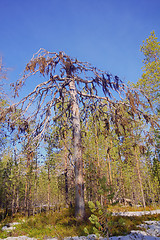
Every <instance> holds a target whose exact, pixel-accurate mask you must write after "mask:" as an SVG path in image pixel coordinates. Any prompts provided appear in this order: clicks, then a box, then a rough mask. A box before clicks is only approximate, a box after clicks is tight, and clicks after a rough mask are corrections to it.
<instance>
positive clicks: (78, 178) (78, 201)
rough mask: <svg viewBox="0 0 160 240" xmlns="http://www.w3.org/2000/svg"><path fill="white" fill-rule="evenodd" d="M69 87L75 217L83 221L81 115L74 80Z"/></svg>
mask: <svg viewBox="0 0 160 240" xmlns="http://www.w3.org/2000/svg"><path fill="white" fill-rule="evenodd" d="M69 87H70V96H71V101H72V127H73V145H74V163H75V215H76V218H77V219H79V220H82V219H83V218H84V215H85V204H84V180H83V161H82V150H81V133H80V132H81V131H80V114H79V106H78V102H77V92H76V86H75V82H74V81H73V80H72V81H71V82H70V84H69Z"/></svg>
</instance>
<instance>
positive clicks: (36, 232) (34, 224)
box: [0, 208, 160, 239]
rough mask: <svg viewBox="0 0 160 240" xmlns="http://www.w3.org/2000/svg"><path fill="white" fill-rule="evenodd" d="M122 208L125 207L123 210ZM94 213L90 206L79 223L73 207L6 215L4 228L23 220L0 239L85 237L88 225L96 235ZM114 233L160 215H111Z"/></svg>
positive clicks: (126, 232) (130, 228) (126, 231)
mask: <svg viewBox="0 0 160 240" xmlns="http://www.w3.org/2000/svg"><path fill="white" fill-rule="evenodd" d="M121 211H122V210H121ZM90 216H91V212H90V209H89V208H87V209H86V218H85V220H84V221H83V222H78V221H77V220H76V219H75V217H74V210H73V209H63V210H61V211H60V212H53V211H50V212H46V213H41V214H36V215H35V216H31V217H29V218H25V217H23V216H21V215H15V216H14V217H12V218H11V217H8V216H7V217H6V218H5V220H3V221H1V222H0V229H2V227H3V226H4V225H5V224H6V223H11V222H20V223H21V224H19V225H16V229H15V230H13V231H12V232H5V231H2V230H0V238H6V237H9V236H13V237H16V236H22V235H26V236H29V237H35V238H37V239H45V238H46V237H56V238H58V239H63V238H64V237H68V236H82V235H83V236H84V235H86V234H85V232H84V229H85V228H87V229H88V232H89V234H92V233H93V231H92V229H93V227H92V224H91V222H90V221H89V220H88V219H89V217H90ZM107 220H108V221H107V224H108V228H109V235H110V236H120V235H126V234H128V233H129V232H130V231H131V230H136V229H138V227H137V226H138V225H139V224H141V223H142V222H143V221H147V220H157V221H160V214H159V215H146V216H140V217H136V216H134V217H122V216H112V215H109V216H108V219H107Z"/></svg>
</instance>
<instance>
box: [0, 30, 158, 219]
mask: <svg viewBox="0 0 160 240" xmlns="http://www.w3.org/2000/svg"><path fill="white" fill-rule="evenodd" d="M141 53H142V54H143V69H142V75H141V78H140V79H138V80H137V82H136V83H131V82H128V83H124V82H123V81H121V79H120V78H119V77H118V76H113V75H112V74H110V73H108V72H105V71H103V70H99V69H97V68H96V67H93V66H92V65H91V64H89V63H87V62H80V61H79V60H78V59H75V58H71V57H69V56H68V55H66V54H65V53H64V52H59V53H54V52H53V53H52V52H48V51H47V50H44V49H40V50H39V51H38V52H37V53H36V54H34V55H33V58H32V59H31V60H30V62H29V63H28V64H27V65H26V68H25V70H24V74H23V76H22V78H21V79H18V80H17V82H15V83H12V84H11V88H12V90H13V91H14V97H15V100H14V102H15V103H11V102H13V101H11V102H10V101H9V100H8V98H6V93H5V87H6V86H5V85H4V82H5V81H6V78H7V74H8V70H7V68H6V67H5V66H3V61H1V66H0V81H1V83H0V113H1V114H0V218H1V220H3V219H5V218H6V217H7V216H15V215H17V214H22V215H25V216H27V217H30V216H34V215H35V214H38V213H41V212H49V211H53V212H56V211H57V212H60V211H61V210H62V209H72V210H73V215H74V216H75V218H76V219H77V220H78V221H83V219H85V217H86V214H87V212H88V203H90V205H92V203H93V204H100V206H102V207H103V208H106V209H107V208H108V207H109V206H110V207H111V208H112V210H113V211H114V209H116V207H117V206H128V207H131V208H132V207H133V208H134V207H135V208H138V207H142V208H144V209H146V208H147V207H153V208H156V207H158V206H160V132H159V114H160V92H159V89H160V74H159V73H160V42H158V39H157V37H156V35H155V33H154V32H152V33H151V35H150V36H149V37H148V38H147V39H146V40H145V41H144V42H143V44H142V46H141ZM37 79H38V80H37ZM42 79H44V81H43V80H42ZM29 81H30V82H29ZM27 84H28V85H29V84H30V85H32V84H33V90H32V91H31V92H29V93H28V94H27V93H26V96H24V97H23V98H22V99H20V100H18V102H16V97H19V93H20V91H21V88H24V89H25V88H26V86H27ZM26 92H27V91H26Z"/></svg>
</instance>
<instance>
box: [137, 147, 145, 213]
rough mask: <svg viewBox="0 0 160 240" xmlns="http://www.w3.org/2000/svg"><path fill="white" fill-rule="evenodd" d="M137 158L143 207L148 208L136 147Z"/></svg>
mask: <svg viewBox="0 0 160 240" xmlns="http://www.w3.org/2000/svg"><path fill="white" fill-rule="evenodd" d="M135 158H136V167H137V173H138V179H139V184H140V189H141V195H142V201H143V207H144V208H145V207H146V203H145V198H144V192H143V185H142V178H141V173H140V167H139V160H138V155H137V149H136V147H135Z"/></svg>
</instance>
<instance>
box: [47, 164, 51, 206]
mask: <svg viewBox="0 0 160 240" xmlns="http://www.w3.org/2000/svg"><path fill="white" fill-rule="evenodd" d="M50 183H51V178H50V165H49V160H48V197H47V202H48V210H50V192H51V190H50Z"/></svg>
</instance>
